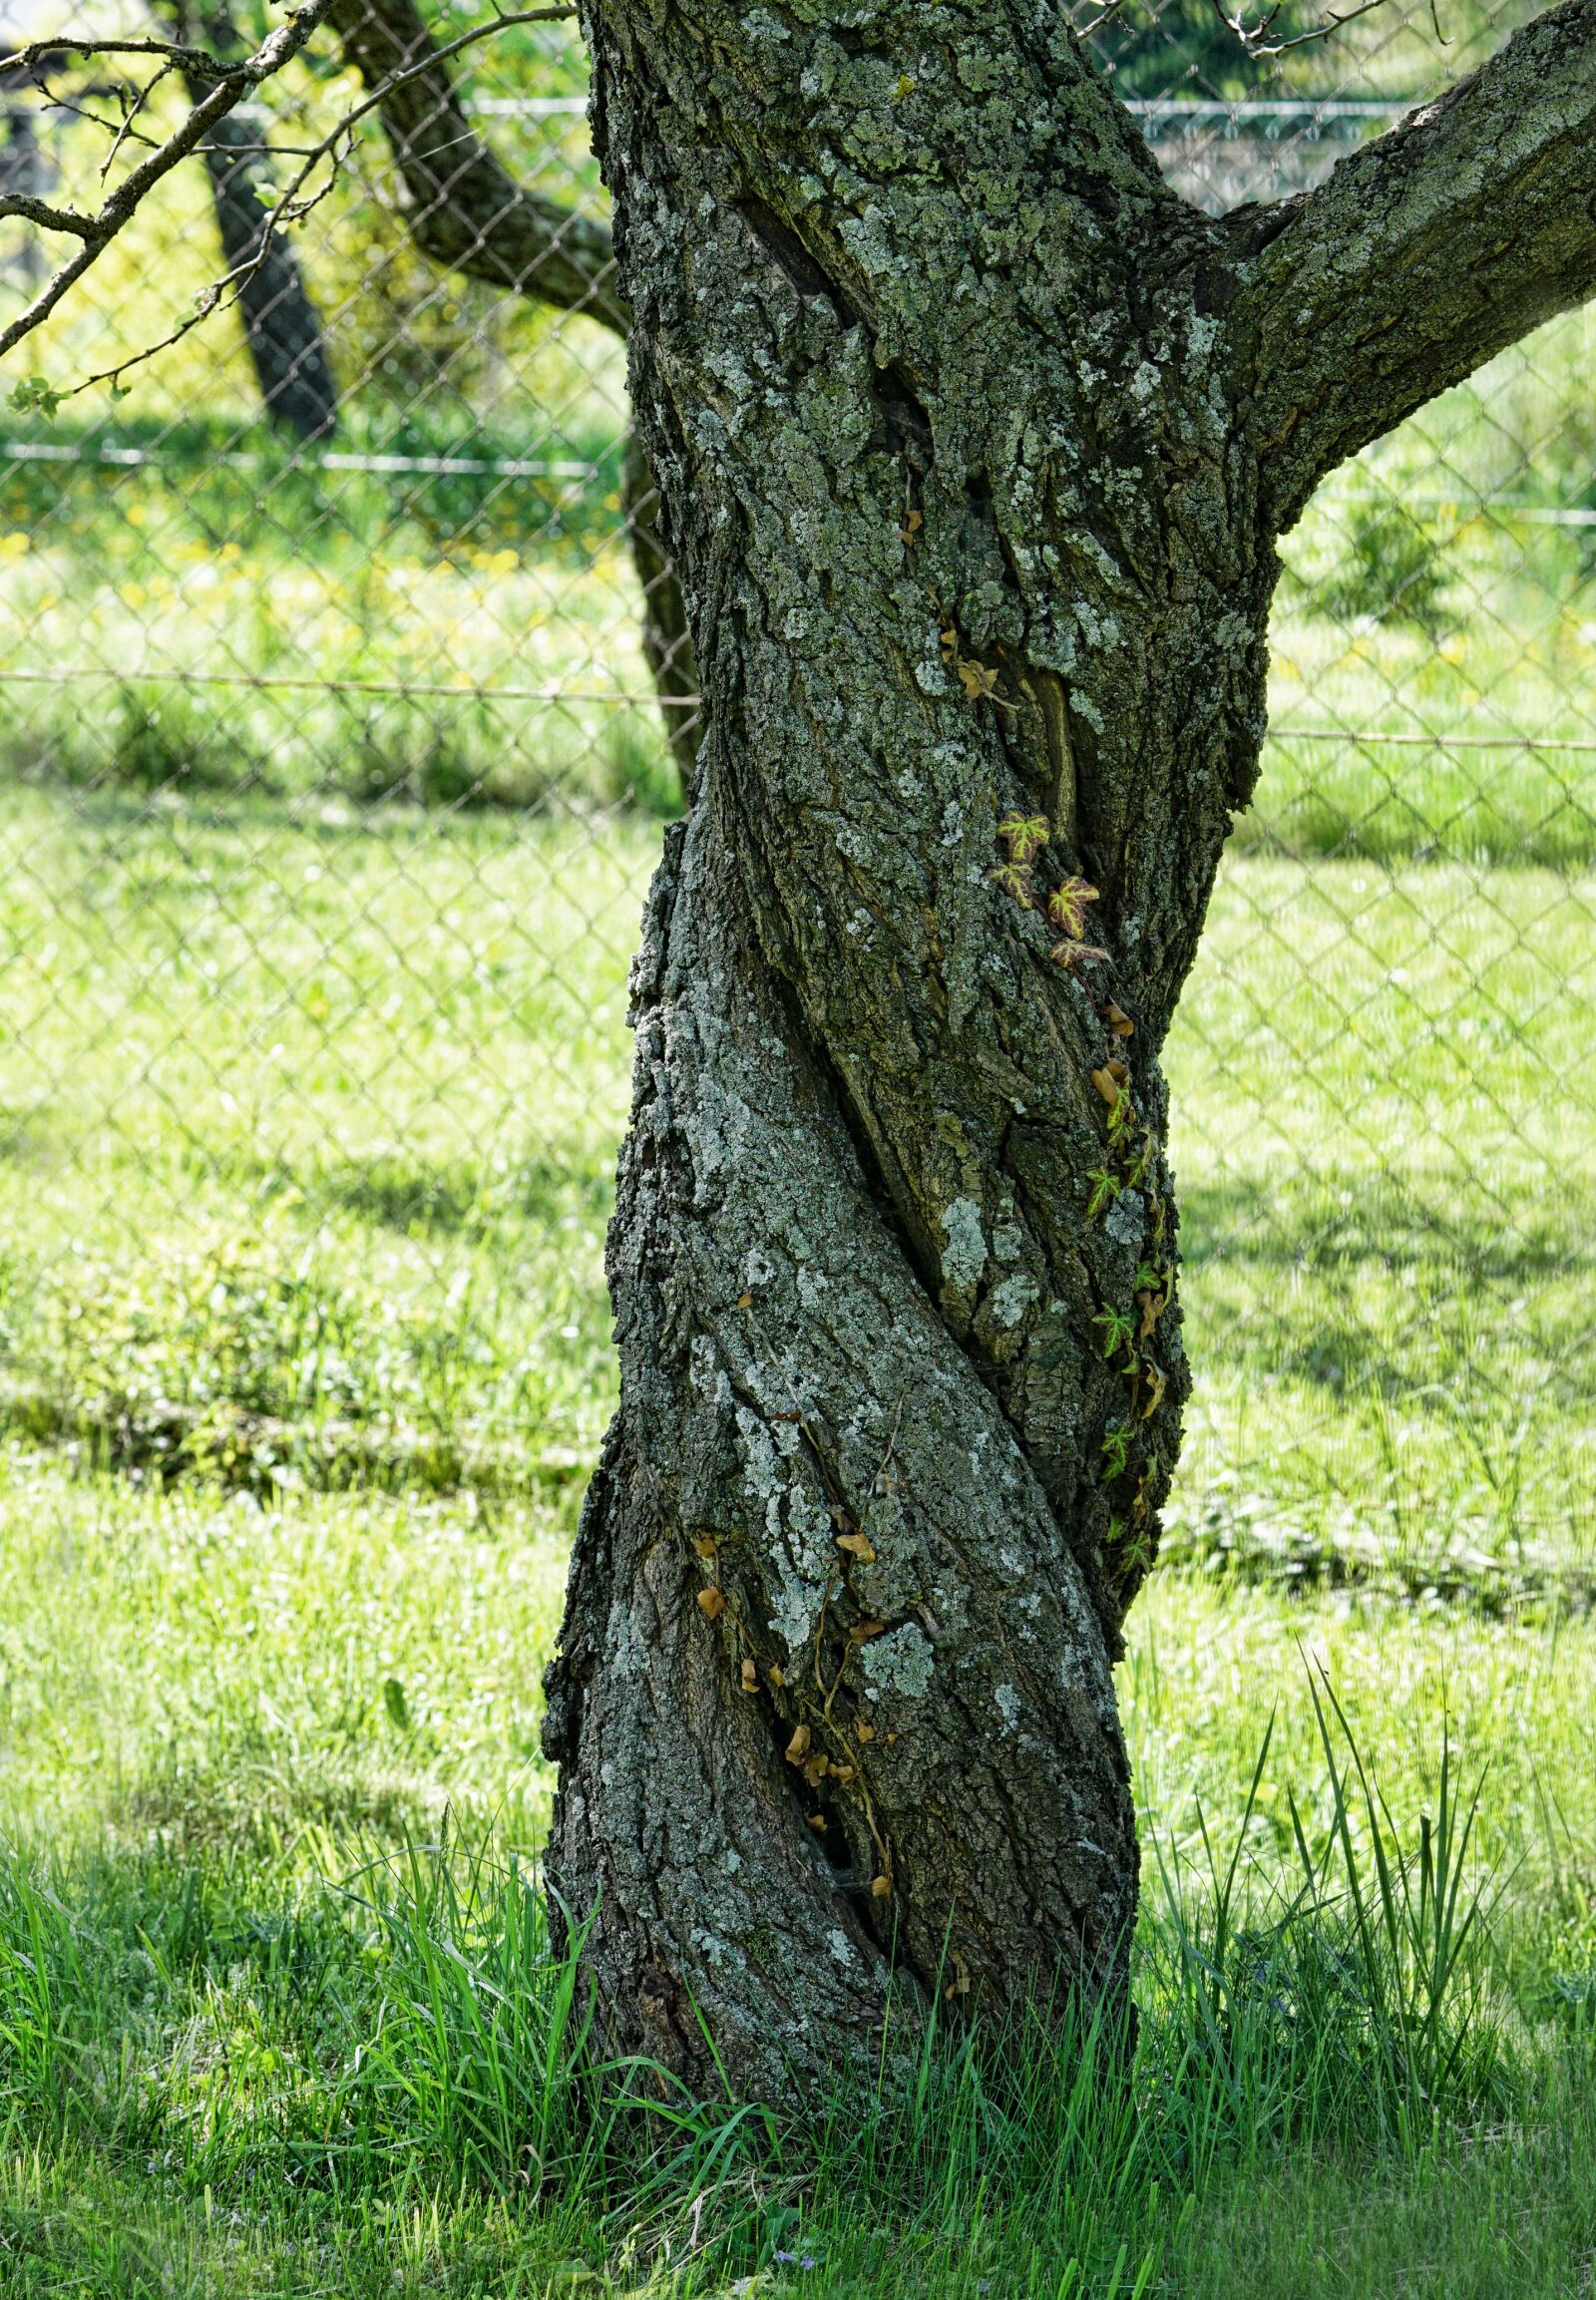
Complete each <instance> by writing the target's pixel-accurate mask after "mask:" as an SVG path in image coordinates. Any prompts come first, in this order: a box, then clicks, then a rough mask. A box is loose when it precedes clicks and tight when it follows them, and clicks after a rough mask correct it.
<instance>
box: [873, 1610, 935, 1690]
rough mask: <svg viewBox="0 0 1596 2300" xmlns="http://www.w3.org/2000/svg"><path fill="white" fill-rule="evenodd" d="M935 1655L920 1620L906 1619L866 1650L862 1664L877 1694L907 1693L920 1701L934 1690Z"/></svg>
mask: <svg viewBox="0 0 1596 2300" xmlns="http://www.w3.org/2000/svg"><path fill="white" fill-rule="evenodd" d="M935 1662H936V1656H935V1654H934V1653H933V1651H932V1645H931V1640H930V1638H929V1637H927V1635H926V1633H925V1631H924V1630H923V1629H922V1628H921V1627H920V1625H919V1624H918V1622H913V1621H906V1622H904V1623H903V1624H902V1625H901V1627H899V1628H898V1629H891V1630H889V1631H888V1632H887V1634H886V1636H885V1637H878V1638H877V1639H875V1640H874V1642H873V1643H872V1644H870V1645H867V1646H866V1647H865V1649H864V1653H863V1655H862V1657H861V1661H860V1667H861V1668H862V1669H863V1671H864V1673H865V1677H866V1680H867V1682H868V1683H869V1684H870V1685H871V1686H872V1687H873V1688H874V1689H875V1691H876V1692H877V1693H889V1692H891V1693H903V1694H908V1695H909V1696H910V1698H911V1699H912V1700H916V1701H918V1700H919V1698H920V1697H921V1695H922V1694H925V1693H928V1692H929V1691H930V1690H931V1673H932V1670H933V1668H934V1666H935Z"/></svg>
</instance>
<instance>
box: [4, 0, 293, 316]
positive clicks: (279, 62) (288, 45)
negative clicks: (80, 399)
mask: <svg viewBox="0 0 1596 2300" xmlns="http://www.w3.org/2000/svg"><path fill="white" fill-rule="evenodd" d="M331 7H332V0H307V5H306V6H304V7H303V8H298V9H294V10H291V11H290V13H289V17H288V21H287V23H286V24H283V25H280V26H279V27H278V29H277V30H276V31H275V32H270V33H268V34H267V36H266V38H265V39H264V40H263V41H262V42H261V44H260V46H259V47H258V48H257V49H256V50H255V52H254V54H253V55H252V56H249V57H246V58H244V60H243V61H242V62H241V63H239V64H227V65H221V64H219V63H218V62H217V60H216V59H215V58H214V57H209V58H206V59H205V60H204V64H203V67H202V69H203V70H204V73H205V75H206V77H209V78H213V79H214V81H215V85H214V86H213V87H212V88H211V90H210V93H209V95H208V96H206V97H205V98H204V100H203V102H202V103H200V104H197V105H195V106H194V107H193V109H192V110H191V111H190V112H189V113H188V114H187V115H186V116H185V118H184V119H183V120H182V121H181V122H180V124H179V125H178V127H177V128H175V129H174V130H173V132H172V134H171V135H170V136H169V137H168V138H167V140H166V142H165V143H164V144H162V145H159V146H158V147H157V149H156V150H155V151H154V152H152V153H151V155H150V157H149V158H148V159H147V160H143V161H141V162H140V164H139V166H138V167H137V168H135V169H132V170H130V172H129V173H128V175H127V176H126V177H124V179H123V181H122V182H121V184H119V185H118V187H117V189H116V191H115V192H112V193H111V195H110V197H109V198H108V199H107V200H106V202H105V204H104V205H103V206H102V207H101V208H100V210H99V212H98V213H97V214H95V215H93V216H86V217H83V218H81V219H80V220H81V222H82V223H83V225H84V226H86V228H84V229H82V230H81V231H79V232H78V236H79V237H80V238H81V239H82V241H83V245H82V246H81V247H80V248H79V250H78V252H77V254H76V255H75V256H73V257H72V258H71V260H70V261H69V262H67V263H64V264H63V265H62V266H61V268H60V269H59V270H58V271H57V272H56V273H55V274H54V276H53V277H52V278H50V279H49V280H47V281H46V283H45V285H44V286H43V287H42V288H41V289H40V290H39V293H38V294H37V295H36V296H35V297H34V299H33V301H32V302H31V303H30V304H29V305H28V306H27V308H26V309H25V310H23V311H20V312H19V313H18V314H17V316H16V318H15V319H14V320H12V322H11V324H10V325H9V326H8V327H6V328H4V329H3V330H0V357H3V356H4V354H5V353H6V352H8V351H10V350H12V349H13V348H14V347H15V346H16V345H17V344H19V343H20V342H22V340H23V338H24V337H25V336H29V335H31V334H32V333H33V332H34V330H35V329H36V328H38V327H40V326H42V325H43V323H44V321H45V320H46V319H48V318H49V316H50V314H51V312H52V311H54V310H55V308H56V306H57V304H59V303H60V302H61V300H62V298H63V297H64V296H65V295H67V294H68V293H69V292H70V291H71V289H72V288H73V287H75V286H76V285H77V282H78V281H79V280H80V279H81V278H82V277H83V275H84V273H85V272H86V271H88V270H89V269H90V268H91V266H92V265H94V264H95V263H97V262H98V261H99V260H100V257H101V256H102V255H103V254H104V253H105V251H106V249H107V248H108V247H109V246H110V244H111V242H112V241H113V240H114V239H115V238H116V236H117V234H118V232H119V231H121V230H122V228H123V226H124V225H125V224H126V223H127V222H128V221H129V219H130V217H132V216H133V215H135V214H137V212H138V210H139V208H140V207H141V205H142V204H143V202H144V200H145V198H146V197H147V196H148V194H149V193H150V192H152V191H153V190H154V189H155V187H156V185H158V184H159V183H160V182H161V181H162V179H163V178H164V177H166V176H169V175H170V174H171V172H172V170H173V169H174V168H176V167H177V165H178V163H179V162H180V161H181V160H186V159H188V157H189V155H190V154H191V153H192V152H195V151H198V149H199V148H200V145H201V144H202V143H203V141H204V139H205V137H206V136H207V135H208V134H209V132H210V130H211V129H212V128H213V127H214V126H215V124H216V122H217V121H218V120H221V119H224V118H225V116H226V115H227V114H228V113H229V112H230V111H231V110H232V109H233V107H234V105H236V104H239V103H241V102H242V100H243V98H244V97H245V96H246V95H247V94H248V93H249V91H250V90H251V89H252V88H258V87H259V86H260V84H261V83H262V82H263V81H266V80H270V79H272V78H273V77H274V76H275V74H277V73H278V72H280V71H281V70H282V68H283V66H284V65H285V64H286V63H287V62H288V61H289V60H290V58H292V57H294V56H296V55H297V54H298V53H299V51H300V49H301V48H302V47H303V46H304V44H305V42H306V41H307V40H308V39H309V37H310V35H311V33H312V32H313V31H314V30H315V28H316V26H317V25H318V24H319V23H321V22H322V20H323V19H324V18H325V17H326V16H327V14H328V13H329V11H330V9H331ZM195 53H196V54H199V53H200V52H199V51H196V52H195ZM70 212H71V211H70V210H66V209H63V210H62V211H61V213H62V214H63V215H67V214H70ZM56 228H58V229H65V230H78V225H77V224H76V223H71V222H67V223H61V224H58V225H57V226H56Z"/></svg>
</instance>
